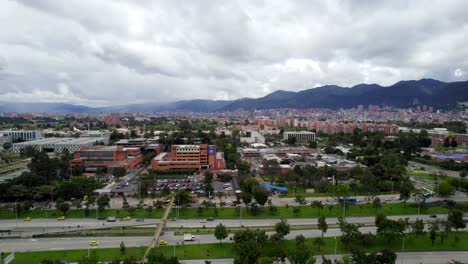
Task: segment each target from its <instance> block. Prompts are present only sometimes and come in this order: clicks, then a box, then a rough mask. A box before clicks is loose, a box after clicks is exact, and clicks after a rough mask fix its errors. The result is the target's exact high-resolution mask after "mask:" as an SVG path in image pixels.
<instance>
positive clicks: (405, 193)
mask: <svg viewBox="0 0 468 264" xmlns="http://www.w3.org/2000/svg"><path fill="white" fill-rule="evenodd" d="M410 196H411V188H410V187H409V186H408V185H407V184H403V185H402V186H401V187H400V199H401V200H403V202H404V204H405V207H406V201H407V200H408V199H409V198H410Z"/></svg>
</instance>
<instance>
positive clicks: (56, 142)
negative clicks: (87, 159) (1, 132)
mask: <svg viewBox="0 0 468 264" xmlns="http://www.w3.org/2000/svg"><path fill="white" fill-rule="evenodd" d="M98 142H104V144H108V143H109V139H108V138H106V137H83V138H44V139H40V140H34V141H27V142H21V143H14V144H13V148H12V151H13V152H15V153H19V152H20V151H21V150H22V149H23V148H26V147H27V146H32V147H35V148H36V149H37V150H39V151H42V150H44V151H46V152H55V153H61V152H62V151H63V150H64V149H68V151H70V152H71V153H74V152H75V151H78V150H80V149H81V147H91V146H94V145H95V144H96V143H98Z"/></svg>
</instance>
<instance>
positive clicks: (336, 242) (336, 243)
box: [334, 237, 338, 255]
mask: <svg viewBox="0 0 468 264" xmlns="http://www.w3.org/2000/svg"><path fill="white" fill-rule="evenodd" d="M334 238H335V255H336V249H337V247H338V241H337V240H336V237H334Z"/></svg>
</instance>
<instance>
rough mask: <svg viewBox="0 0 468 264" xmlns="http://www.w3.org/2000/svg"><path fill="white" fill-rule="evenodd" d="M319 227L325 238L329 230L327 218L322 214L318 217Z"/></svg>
mask: <svg viewBox="0 0 468 264" xmlns="http://www.w3.org/2000/svg"><path fill="white" fill-rule="evenodd" d="M317 229H318V230H320V231H322V238H323V234H324V233H326V232H327V230H328V224H327V220H326V219H325V216H320V217H319V218H318V224H317Z"/></svg>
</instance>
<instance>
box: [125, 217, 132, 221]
mask: <svg viewBox="0 0 468 264" xmlns="http://www.w3.org/2000/svg"><path fill="white" fill-rule="evenodd" d="M123 220H124V221H130V220H132V218H131V217H130V216H126V217H125V218H124V219H123Z"/></svg>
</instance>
